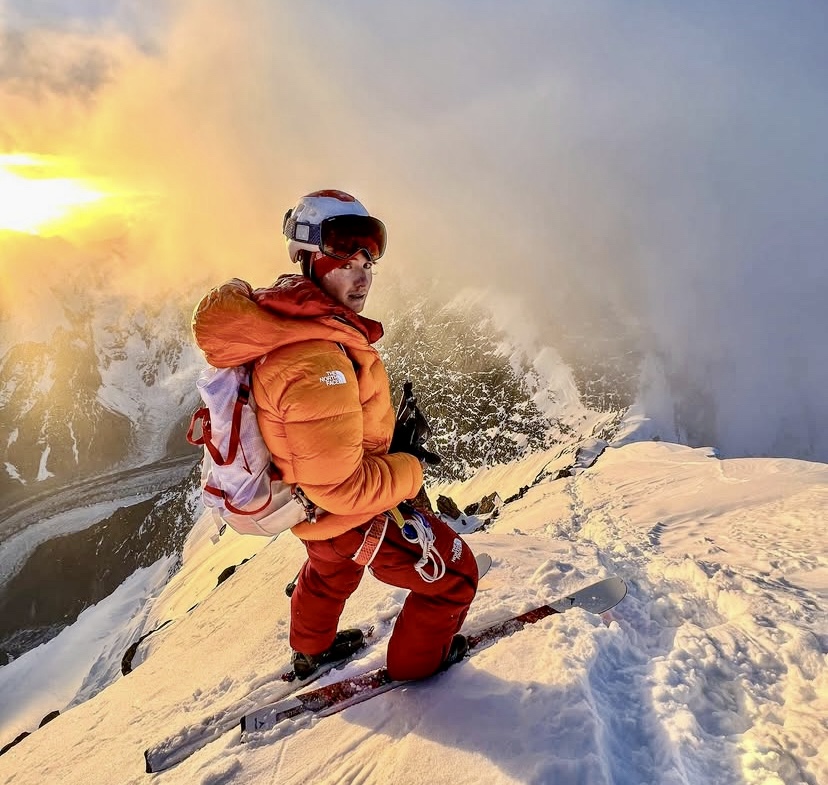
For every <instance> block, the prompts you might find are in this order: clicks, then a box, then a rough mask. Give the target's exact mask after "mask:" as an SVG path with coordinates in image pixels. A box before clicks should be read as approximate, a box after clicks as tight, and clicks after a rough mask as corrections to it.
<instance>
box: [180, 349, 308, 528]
mask: <svg viewBox="0 0 828 785" xmlns="http://www.w3.org/2000/svg"><path fill="white" fill-rule="evenodd" d="M196 386H197V387H198V390H199V392H200V393H201V398H202V400H203V401H204V406H203V407H201V408H200V409H198V410H197V411H196V412H195V414H193V417H192V419H191V421H190V429H189V431H188V432H187V441H188V442H190V444H195V445H203V446H204V458H203V461H202V468H201V488H202V499H203V501H204V506H205V507H209V508H211V509H212V510H213V514H214V515H215V516H217V517H216V525H217V526H218V527H219V532H221V531H223V528H224V523H226V524H228V525H229V526H230V527H231V528H232V529H234V530H235V531H237V532H239V533H240V534H263V535H267V536H273V535H275V534H279V533H281V532H283V531H285V529H289V528H291V526H295V525H296V524H297V523H300V522H301V521H303V520H305V510H304V507H303V506H302V502H301V500H300V499H298V498H294V494H293V491H292V489H291V487H290V486H289V485H286V484H285V483H283V482H282V480H281V477H280V476H279V472H278V470H277V469H276V467H275V466H274V465H273V463H272V462H271V460H270V451H269V450H268V449H267V445H266V444H265V443H264V439H263V438H262V434H261V431H260V430H259V424H258V422H257V421H256V402H255V400H254V399H253V392H252V390H251V384H250V368H249V367H248V366H245V365H239V366H236V367H233V368H213V367H212V366H211V367H208V368H207V369H206V370H205V371H204V372H203V373H202V374H201V377H200V378H199V380H198V382H197V383H196ZM198 423H200V424H201V436H199V437H197V438H196V437H195V436H194V431H195V428H196V425H197V424H198Z"/></svg>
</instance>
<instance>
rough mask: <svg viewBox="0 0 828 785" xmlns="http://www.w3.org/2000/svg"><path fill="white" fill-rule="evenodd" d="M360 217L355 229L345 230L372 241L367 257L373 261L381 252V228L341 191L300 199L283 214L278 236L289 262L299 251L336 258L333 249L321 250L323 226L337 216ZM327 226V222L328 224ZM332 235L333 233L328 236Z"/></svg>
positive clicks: (383, 234)
mask: <svg viewBox="0 0 828 785" xmlns="http://www.w3.org/2000/svg"><path fill="white" fill-rule="evenodd" d="M342 215H349V216H361V217H362V218H363V219H365V220H364V221H360V222H358V226H357V227H348V228H350V229H352V230H355V231H356V232H357V234H358V235H363V234H364V235H366V236H369V235H370V237H371V239H372V240H373V241H374V242H373V243H372V249H371V250H372V253H369V256H371V258H372V259H373V260H374V261H376V259H378V258H379V257H380V256H382V254H383V253H384V251H385V242H386V235H385V225H384V224H383V223H382V221H380V220H379V219H377V218H372V217H371V215H370V214H369V212H368V211H367V210H366V209H365V207H364V206H363V205H362V204H361V203H360V202H358V201H357V200H356V199H355V198H354V197H353V196H351V195H350V194H347V193H345V192H344V191H337V190H335V189H329V190H325V191H314V192H313V193H310V194H308V195H307V196H303V197H302V198H301V199H300V200H299V201H298V202H297V203H296V206H295V207H293V208H292V209H290V210H288V211H287V212H286V213H285V217H284V220H283V222H282V234H284V236H285V240H286V242H287V250H288V256H290V260H291V261H292V262H297V261H299V259H298V256H299V253H300V252H301V251H310V252H311V253H313V252H315V251H321V252H323V253H326V252H328V253H330V255H332V256H338V255H339V254H337V253H336V250H335V248H334V250H333V252H331V249H326V248H323V245H324V244H323V234H324V233H323V223H324V222H326V221H327V220H328V219H329V218H335V217H337V216H342ZM329 225H330V222H329ZM332 235H333V233H332Z"/></svg>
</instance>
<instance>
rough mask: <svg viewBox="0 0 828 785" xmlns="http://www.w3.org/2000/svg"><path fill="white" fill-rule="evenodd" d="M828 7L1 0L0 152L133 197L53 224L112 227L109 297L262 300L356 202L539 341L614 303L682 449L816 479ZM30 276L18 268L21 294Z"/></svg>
mask: <svg viewBox="0 0 828 785" xmlns="http://www.w3.org/2000/svg"><path fill="white" fill-rule="evenodd" d="M826 17H828V9H826V7H825V4H824V3H822V2H818V1H817V0H804V1H803V2H797V3H795V4H781V3H776V2H769V1H768V0H760V2H747V0H741V1H738V2H733V3H727V4H721V3H715V2H707V1H703V2H697V3H692V4H688V3H682V2H678V1H677V0H673V1H672V2H661V3H655V2H643V1H642V2H635V3H621V2H617V1H613V2H611V1H610V0H605V1H604V2H597V1H588V2H579V3H577V4H573V3H569V2H562V1H557V2H549V0H537V1H536V2H532V1H529V0H527V1H526V2H518V3H509V4H507V3H498V2H492V1H491V0H482V1H480V2H473V3H472V2H455V3H452V4H446V3H439V2H436V0H428V1H426V2H421V3H417V4H415V5H412V4H408V3H396V2H394V3H384V2H379V0H354V1H353V2H349V3H346V4H342V3H333V2H323V1H322V0H311V1H310V2H303V3H284V2H265V0H241V2H233V3H229V2H220V0H202V1H201V2H195V0H182V1H181V2H154V3H140V2H137V0H123V1H122V2H112V3H104V2H71V3H70V2H24V0H19V1H18V2H10V1H9V0H3V2H1V3H0V118H2V119H0V153H2V152H6V153H11V152H29V153H36V154H41V155H54V156H58V157H61V159H62V160H71V161H73V162H74V164H73V166H74V168H75V171H80V172H82V173H83V174H84V176H85V177H87V178H89V179H90V181H91V182H95V183H97V185H98V186H99V187H100V188H101V189H102V190H106V191H108V192H112V193H113V194H117V197H118V198H117V199H112V200H106V201H104V202H102V203H101V205H100V210H99V212H98V213H97V221H96V220H95V219H94V218H93V219H87V220H86V221H85V222H84V223H83V226H81V225H80V221H78V222H77V225H75V226H71V225H68V226H67V225H66V224H64V227H63V229H64V230H65V232H66V233H67V235H68V236H71V237H72V239H74V240H75V241H76V242H77V241H78V238H83V239H89V238H92V237H94V238H99V236H100V235H101V233H102V232H104V230H106V231H108V232H112V231H115V229H113V228H112V227H118V228H119V231H121V232H122V233H125V234H126V235H127V236H128V238H129V264H128V265H125V269H124V270H123V271H122V274H118V275H115V276H114V277H113V281H112V284H113V285H125V286H126V287H127V288H128V289H129V290H130V291H135V292H145V293H146V294H147V296H152V294H153V292H155V291H157V289H158V288H159V286H161V287H175V288H179V289H181V288H185V287H187V286H188V284H192V283H193V282H199V284H200V282H201V281H209V282H211V283H215V282H218V281H220V280H222V279H224V278H227V277H230V276H234V275H238V276H241V277H245V278H248V279H250V280H252V282H253V283H254V284H256V285H264V284H267V283H268V282H269V281H270V280H271V279H272V278H273V277H274V276H275V275H276V274H278V273H282V272H288V271H290V266H289V264H288V263H287V260H286V258H285V254H284V251H283V247H282V243H281V238H280V236H279V228H280V220H281V216H282V215H283V213H284V211H285V209H287V207H289V206H290V205H291V204H293V203H294V202H295V201H296V198H297V197H298V196H299V195H301V194H303V193H307V192H309V191H312V190H315V189H317V188H320V187H332V186H333V187H339V188H343V189H345V190H350V191H351V192H353V193H355V194H356V195H357V196H358V197H359V198H361V199H362V200H363V201H364V203H365V204H366V206H367V207H368V209H369V210H371V211H372V212H374V213H375V214H377V215H378V216H380V217H382V218H383V220H385V222H386V224H387V225H388V227H389V235H390V242H389V251H388V254H387V256H386V258H385V260H384V262H383V264H384V265H387V267H386V269H388V268H391V269H392V270H394V271H395V272H399V273H402V274H404V275H406V276H412V277H417V276H420V277H422V278H423V279H426V280H432V281H434V280H437V281H440V282H441V283H443V285H444V286H445V287H447V288H448V287H456V286H463V285H471V286H475V287H483V288H488V289H489V290H490V297H491V299H492V301H499V300H506V299H509V301H510V302H514V303H517V306H516V307H515V314H514V317H513V318H514V319H516V320H517V319H525V320H527V321H531V322H532V323H533V324H534V325H535V327H536V331H537V335H538V341H539V342H540V343H544V342H545V343H546V344H552V345H554V344H555V341H556V337H557V334H558V333H559V332H560V331H561V326H562V325H567V326H568V327H569V328H570V329H571V330H572V331H574V332H576V333H577V332H578V326H579V325H581V324H590V325H592V324H595V322H596V319H595V316H596V314H598V313H604V314H611V315H612V318H611V319H610V320H609V321H608V324H609V326H608V327H606V328H605V329H607V330H611V331H620V332H624V333H627V334H629V336H631V340H632V341H634V342H636V344H637V346H638V347H639V348H640V349H641V351H642V352H643V353H644V354H645V355H646V356H647V358H648V362H647V364H646V366H645V367H646V369H647V374H645V379H644V389H643V390H642V400H643V401H645V402H649V405H650V408H651V410H652V411H653V412H655V411H658V412H660V415H659V420H660V421H659V427H660V428H661V430H662V431H666V432H668V433H667V434H666V435H668V436H675V437H676V438H680V439H683V440H686V441H688V442H690V443H692V444H715V445H716V446H718V447H719V448H720V449H722V450H723V452H724V453H725V454H731V455H739V454H770V455H793V456H799V457H811V458H817V459H820V460H828V426H826V425H825V423H826V422H828V399H826V398H825V396H824V395H822V390H823V389H824V388H825V386H826V383H828V362H827V360H828V350H827V349H826V348H825V342H824V340H823V335H824V333H825V327H826V320H828V317H826V316H825V313H824V312H825V309H824V307H823V302H824V301H825V299H826V295H828V272H827V270H828V267H826V264H825V259H824V249H825V246H826V240H827V239H828V220H826V218H828V216H826V212H827V211H828V210H827V209H826V208H827V206H828V199H826V196H828V194H826V190H828V176H826V175H828V153H826V148H825V145H824V139H825V138H826V136H828V104H826V102H825V100H824V85H825V84H826V77H828V54H826V52H828V46H826V40H825V39H826V34H825V33H824V32H823V31H824V30H825V29H828V24H826V23H828V19H827V18H826ZM107 211H109V214H108V215H106V213H107ZM93 215H94V214H93ZM73 233H74V234H73ZM29 272H30V271H29V270H28V269H27V268H26V265H25V264H13V263H9V262H7V263H6V265H5V269H2V275H3V276H4V279H5V281H4V282H5V284H6V285H5V289H6V292H7V298H8V299H11V295H10V294H9V293H13V292H14V291H15V290H16V289H19V288H21V287H22V283H21V281H24V280H25V279H26V278H27V275H28V274H29ZM380 282H381V281H380ZM7 301H8V300H7Z"/></svg>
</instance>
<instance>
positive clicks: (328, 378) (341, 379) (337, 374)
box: [319, 371, 347, 387]
mask: <svg viewBox="0 0 828 785" xmlns="http://www.w3.org/2000/svg"><path fill="white" fill-rule="evenodd" d="M319 381H320V382H322V384H327V385H328V387H333V386H334V385H335V384H345V383H346V382H347V379H346V378H345V374H344V373H342V371H328V372H327V373H326V374H325V375H324V376H320V377H319Z"/></svg>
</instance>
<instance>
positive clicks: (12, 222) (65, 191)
mask: <svg viewBox="0 0 828 785" xmlns="http://www.w3.org/2000/svg"><path fill="white" fill-rule="evenodd" d="M60 163H61V162H60V161H58V160H56V159H52V158H47V157H42V156H34V155H26V154H21V153H15V154H9V155H0V230H3V229H7V230H12V231H17V232H27V233H29V234H40V233H41V232H43V231H44V230H46V229H47V228H48V227H50V226H51V225H53V224H56V223H57V222H61V221H65V220H69V219H71V217H72V215H73V213H74V212H76V211H77V210H79V209H80V208H83V207H86V206H88V205H91V204H94V203H96V202H99V201H101V200H102V199H104V198H106V196H107V194H105V193H104V192H102V191H100V190H98V189H96V188H95V187H94V186H92V185H91V184H88V183H86V182H84V180H83V179H80V178H76V177H66V176H51V175H53V174H54V175H59V174H60V170H61V168H62V167H61V166H60Z"/></svg>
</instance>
